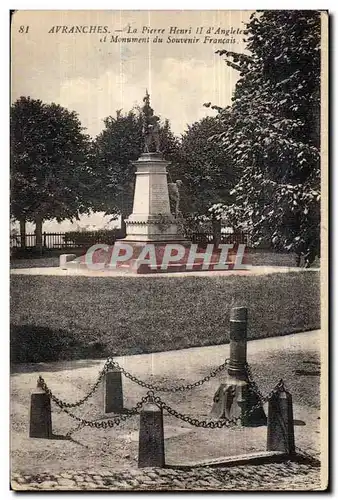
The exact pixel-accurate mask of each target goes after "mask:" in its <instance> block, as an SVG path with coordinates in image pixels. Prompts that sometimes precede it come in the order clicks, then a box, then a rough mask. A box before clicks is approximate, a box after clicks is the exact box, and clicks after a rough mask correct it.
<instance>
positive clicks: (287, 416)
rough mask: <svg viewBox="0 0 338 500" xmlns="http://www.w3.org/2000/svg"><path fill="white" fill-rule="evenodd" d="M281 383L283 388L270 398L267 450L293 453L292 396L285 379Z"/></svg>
mask: <svg viewBox="0 0 338 500" xmlns="http://www.w3.org/2000/svg"><path fill="white" fill-rule="evenodd" d="M280 384H281V390H280V391H279V392H277V393H275V394H273V395H272V396H271V398H270V399H269V410H268V431H267V450H268V451H283V452H285V453H288V454H292V453H294V452H295V434H294V422H293V407H292V396H291V394H290V393H289V392H288V391H287V390H286V389H285V387H284V384H283V381H281V382H280Z"/></svg>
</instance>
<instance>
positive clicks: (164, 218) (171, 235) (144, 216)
mask: <svg viewBox="0 0 338 500" xmlns="http://www.w3.org/2000/svg"><path fill="white" fill-rule="evenodd" d="M143 101H144V106H143V108H142V119H143V137H144V148H143V153H142V154H141V156H140V158H139V159H138V160H137V161H135V162H134V165H135V166H136V174H135V175H136V180H135V191H134V203H133V212H132V214H131V215H130V216H129V217H128V219H127V220H126V221H125V222H126V228H127V236H126V238H124V240H121V241H126V242H127V241H128V242H134V243H142V244H144V243H145V242H151V243H156V242H164V241H166V242H175V241H177V242H180V243H182V242H183V241H184V238H183V236H180V235H179V234H178V230H177V224H176V219H175V217H174V215H172V214H171V212H170V203H169V191H168V181H167V175H168V172H167V167H168V165H169V164H170V162H168V161H166V160H165V159H164V158H163V155H162V153H161V151H160V136H159V132H160V128H159V120H160V119H159V117H158V116H156V115H154V111H153V109H152V108H151V106H150V96H149V94H148V91H147V92H146V95H145V97H144V99H143Z"/></svg>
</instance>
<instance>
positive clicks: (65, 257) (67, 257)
mask: <svg viewBox="0 0 338 500" xmlns="http://www.w3.org/2000/svg"><path fill="white" fill-rule="evenodd" d="M74 259H76V255H75V253H63V254H62V255H60V257H59V267H60V268H61V269H65V270H66V269H68V268H67V266H66V264H67V262H70V261H71V260H74Z"/></svg>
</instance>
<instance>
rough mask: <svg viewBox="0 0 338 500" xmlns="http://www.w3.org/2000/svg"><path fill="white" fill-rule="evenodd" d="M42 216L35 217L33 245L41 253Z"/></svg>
mask: <svg viewBox="0 0 338 500" xmlns="http://www.w3.org/2000/svg"><path fill="white" fill-rule="evenodd" d="M42 223H43V219H42V217H36V218H35V247H36V249H37V250H38V251H39V252H40V253H42Z"/></svg>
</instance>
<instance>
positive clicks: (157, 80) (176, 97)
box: [11, 10, 251, 231]
mask: <svg viewBox="0 0 338 500" xmlns="http://www.w3.org/2000/svg"><path fill="white" fill-rule="evenodd" d="M250 14H251V12H250V11H188V10H186V11H93V10H91V11H80V10H79V11H74V10H73V11H64V10H63V11H18V12H16V13H15V14H14V18H13V23H12V44H11V76H12V78H11V94H12V101H15V100H16V99H17V98H19V97H20V96H30V97H32V98H35V99H41V100H42V101H43V102H47V103H49V102H55V103H57V104H60V105H62V106H65V107H67V108H68V109H70V110H75V111H76V112H77V113H78V115H79V118H80V120H81V123H82V125H83V126H84V127H85V128H86V129H87V132H88V133H89V134H90V135H91V136H92V137H95V136H96V135H97V134H99V133H100V131H101V130H102V129H103V119H104V118H105V117H107V116H109V115H115V113H116V110H118V109H123V110H124V111H128V110H129V109H131V107H133V106H136V105H142V98H143V96H144V94H145V91H146V89H148V91H149V93H150V97H151V105H152V107H153V108H154V110H155V113H156V114H158V115H159V116H160V117H161V118H163V119H164V118H168V119H169V120H170V123H171V127H172V130H173V132H174V133H176V134H181V133H183V132H184V130H186V129H187V124H191V123H193V122H194V121H197V120H199V119H201V118H202V117H204V116H207V115H208V114H213V113H214V112H213V111H212V110H210V109H208V108H205V107H204V106H203V104H204V103H205V102H211V103H212V104H215V105H218V106H225V105H228V104H230V103H231V96H232V93H233V90H234V86H235V83H236V81H237V78H238V75H237V72H236V71H235V70H233V69H232V68H230V67H228V66H227V65H226V64H225V62H224V60H223V58H222V57H220V56H219V55H218V54H215V51H216V50H220V49H226V50H230V51H237V52H243V50H245V43H244V42H243V38H244V35H243V34H241V33H238V30H243V29H244V27H245V25H244V23H245V22H247V21H248V19H249V16H250ZM76 27H78V28H77V29H78V31H79V30H80V31H87V33H85V32H80V33H79V32H78V33H74V31H75V30H76ZM90 27H92V28H90ZM200 28H203V30H202V33H200ZM90 29H91V31H92V32H91V33H88V31H89V30H90ZM218 29H219V30H225V31H226V30H228V33H226V32H225V34H214V33H215V32H217V30H218ZM135 30H136V31H135ZM151 30H152V31H151ZM155 30H156V32H155ZM163 30H164V33H163ZM179 30H181V31H179ZM57 31H58V32H57ZM72 31H73V32H72ZM100 31H101V33H100ZM104 31H107V32H108V33H103V32H104ZM128 31H129V33H128ZM184 31H185V32H184ZM104 36H106V38H104ZM112 36H113V37H116V36H118V37H124V38H128V37H129V38H131V37H134V38H137V39H143V40H146V41H141V42H137V43H131V42H129V43H128V42H111V41H110V40H111V37H112ZM156 36H157V37H158V38H157V40H158V39H159V38H161V39H162V43H159V42H158V41H157V42H156ZM148 37H149V38H148ZM185 39H190V40H192V41H194V42H195V43H186V42H185V41H184V40H185ZM197 39H198V42H196V40H197ZM215 39H217V40H222V41H223V42H224V41H225V42H227V41H230V40H232V41H234V43H213V41H214V40H215ZM172 40H175V41H172ZM176 40H179V41H178V42H177V41H176ZM210 40H211V42H210ZM84 221H85V224H89V225H91V221H92V219H91V218H90V219H87V218H84ZM105 222H107V220H106V221H105ZM97 223H99V222H98V219H97V216H95V218H94V222H93V224H94V225H96V224H97ZM52 224H53V228H52V229H51V228H50V223H46V224H45V225H44V230H46V231H52V230H53V231H56V230H60V231H62V230H68V229H67V228H68V226H69V229H72V228H74V226H73V225H70V223H62V224H61V225H58V224H55V223H54V222H53V223H52ZM81 224H82V223H80V225H81ZM28 229H29V228H28Z"/></svg>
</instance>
